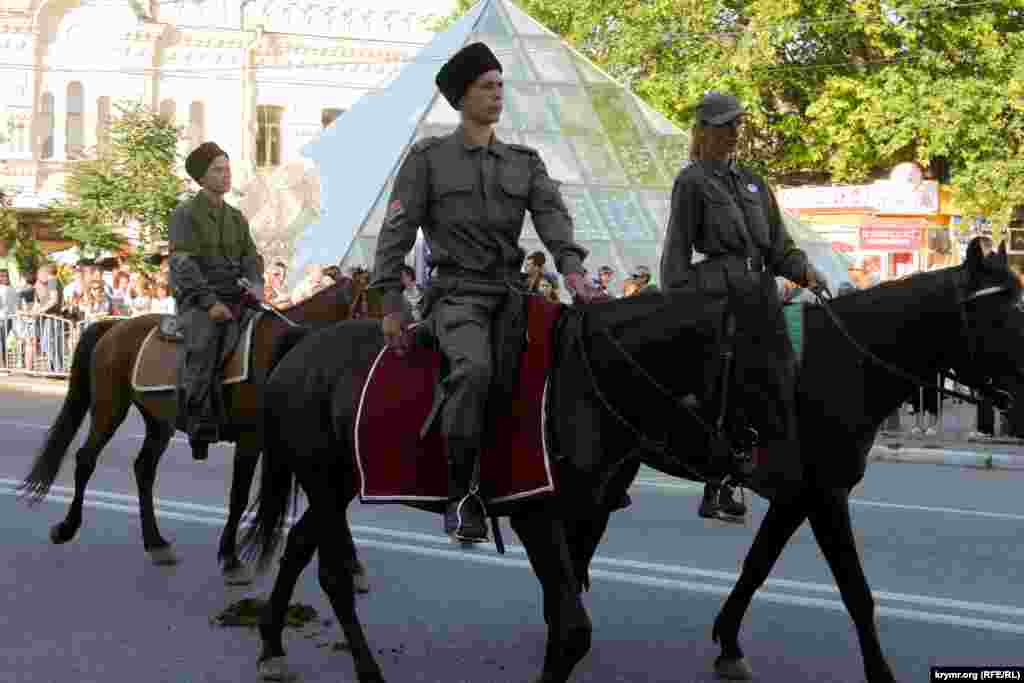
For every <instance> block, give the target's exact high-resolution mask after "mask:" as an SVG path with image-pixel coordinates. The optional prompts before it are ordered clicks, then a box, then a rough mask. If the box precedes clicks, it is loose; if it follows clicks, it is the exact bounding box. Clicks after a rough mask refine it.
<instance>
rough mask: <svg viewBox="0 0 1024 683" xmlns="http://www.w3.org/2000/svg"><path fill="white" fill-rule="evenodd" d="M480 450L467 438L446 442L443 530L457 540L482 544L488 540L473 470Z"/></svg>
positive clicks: (483, 512) (452, 439)
mask: <svg viewBox="0 0 1024 683" xmlns="http://www.w3.org/2000/svg"><path fill="white" fill-rule="evenodd" d="M479 454H480V448H479V446H477V445H476V442H475V441H473V440H469V439H459V438H449V439H448V453H447V455H448V505H447V506H446V507H445V511H444V531H445V533H446V534H448V535H449V536H451V537H452V539H454V540H456V541H461V542H463V543H481V542H483V541H486V540H487V520H486V518H485V511H484V506H483V501H482V500H481V499H480V497H479V495H477V490H476V482H475V481H474V479H475V476H474V474H475V469H476V464H477V459H478V457H479Z"/></svg>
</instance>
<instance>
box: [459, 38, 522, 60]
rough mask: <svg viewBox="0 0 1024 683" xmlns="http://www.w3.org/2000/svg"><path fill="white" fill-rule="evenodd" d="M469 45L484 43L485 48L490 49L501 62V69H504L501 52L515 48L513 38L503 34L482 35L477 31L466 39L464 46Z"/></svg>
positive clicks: (503, 57)
mask: <svg viewBox="0 0 1024 683" xmlns="http://www.w3.org/2000/svg"><path fill="white" fill-rule="evenodd" d="M470 43H484V44H486V45H487V47H489V48H491V50H492V51H493V52H494V54H495V55H496V56H497V57H498V61H500V62H501V66H502V68H505V55H504V54H503V51H506V52H507V51H508V50H511V49H513V48H515V46H516V39H515V36H513V35H511V34H508V33H504V34H497V33H484V32H483V31H477V32H475V33H471V34H469V38H467V39H466V44H467V45H469V44H470Z"/></svg>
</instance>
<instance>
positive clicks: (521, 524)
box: [511, 506, 593, 683]
mask: <svg viewBox="0 0 1024 683" xmlns="http://www.w3.org/2000/svg"><path fill="white" fill-rule="evenodd" d="M511 522H512V528H513V529H514V530H515V532H516V534H517V535H518V536H519V538H520V540H522V542H523V546H524V547H525V548H526V554H527V556H528V557H529V559H530V565H531V566H532V567H533V571H534V573H535V574H536V575H537V578H538V579H539V580H540V583H541V587H542V588H543V591H544V621H545V622H546V623H547V625H548V640H547V647H546V648H545V651H544V670H543V672H542V673H541V677H540V678H539V679H538V681H537V683H566V681H568V680H569V676H570V675H571V674H572V670H573V669H574V668H575V667H576V665H577V664H578V663H579V662H580V660H582V659H583V658H584V657H585V656H586V654H587V652H589V651H590V640H591V633H592V632H593V626H592V625H591V623H590V617H589V616H588V615H587V610H586V609H585V608H584V607H583V601H582V599H581V596H580V584H579V581H578V580H577V578H576V573H575V571H574V568H573V559H572V557H571V555H570V549H569V540H568V537H567V535H566V530H565V525H564V523H563V521H562V520H561V519H559V518H558V517H557V515H556V513H555V511H554V510H553V509H552V508H551V507H550V506H544V507H541V508H540V509H538V510H535V511H533V512H531V513H526V514H523V513H521V514H517V515H513V516H512V517H511Z"/></svg>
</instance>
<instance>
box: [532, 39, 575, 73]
mask: <svg viewBox="0 0 1024 683" xmlns="http://www.w3.org/2000/svg"><path fill="white" fill-rule="evenodd" d="M523 49H524V50H525V51H526V54H527V55H528V56H529V57H530V59H531V60H532V61H533V65H534V67H535V68H536V70H537V73H538V74H539V75H540V80H542V81H555V82H558V83H578V82H579V80H580V79H579V74H577V73H576V69H575V67H573V65H572V60H571V59H570V57H569V53H567V52H566V51H565V49H564V48H563V47H562V44H561V42H559V41H558V40H554V39H545V38H525V39H523Z"/></svg>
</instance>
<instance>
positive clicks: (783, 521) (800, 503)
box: [711, 497, 807, 679]
mask: <svg viewBox="0 0 1024 683" xmlns="http://www.w3.org/2000/svg"><path fill="white" fill-rule="evenodd" d="M806 517H807V513H806V512H805V509H804V497H799V498H797V499H795V500H793V501H789V502H786V503H772V504H771V505H770V506H769V507H768V513H767V514H766V515H765V517H764V521H762V522H761V527H760V528H759V529H758V530H757V535H756V536H755V537H754V544H753V545H752V546H751V547H750V551H749V552H748V553H747V557H746V558H745V559H744V560H743V571H742V572H741V573H740V578H739V580H738V581H737V582H736V585H735V586H734V587H733V589H732V592H730V593H729V597H728V598H726V600H725V604H724V605H722V609H721V610H720V611H719V612H718V616H717V617H716V618H715V625H714V628H713V629H712V631H711V638H712V640H714V641H715V642H716V643H720V644H721V647H722V652H721V654H720V655H719V656H718V658H717V659H715V671H716V672H717V673H718V675H719V676H721V677H723V678H731V679H749V678H751V676H752V674H751V671H750V666H749V665H748V664H747V661H746V660H745V659H744V657H743V650H742V649H741V648H740V644H739V633H740V624H741V623H742V621H743V615H744V614H745V613H746V611H747V608H748V607H749V606H750V601H751V600H752V599H753V597H754V593H756V592H757V589H758V588H760V587H761V586H762V585H763V584H764V582H765V580H766V579H767V578H768V575H769V574H770V573H771V571H772V567H773V566H775V561H776V560H778V559H779V555H781V554H782V549H783V548H785V547H786V544H787V543H788V542H789V539H790V538H791V537H792V536H793V534H794V533H796V530H797V529H799V528H800V525H801V524H803V522H804V519H805V518H806Z"/></svg>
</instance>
